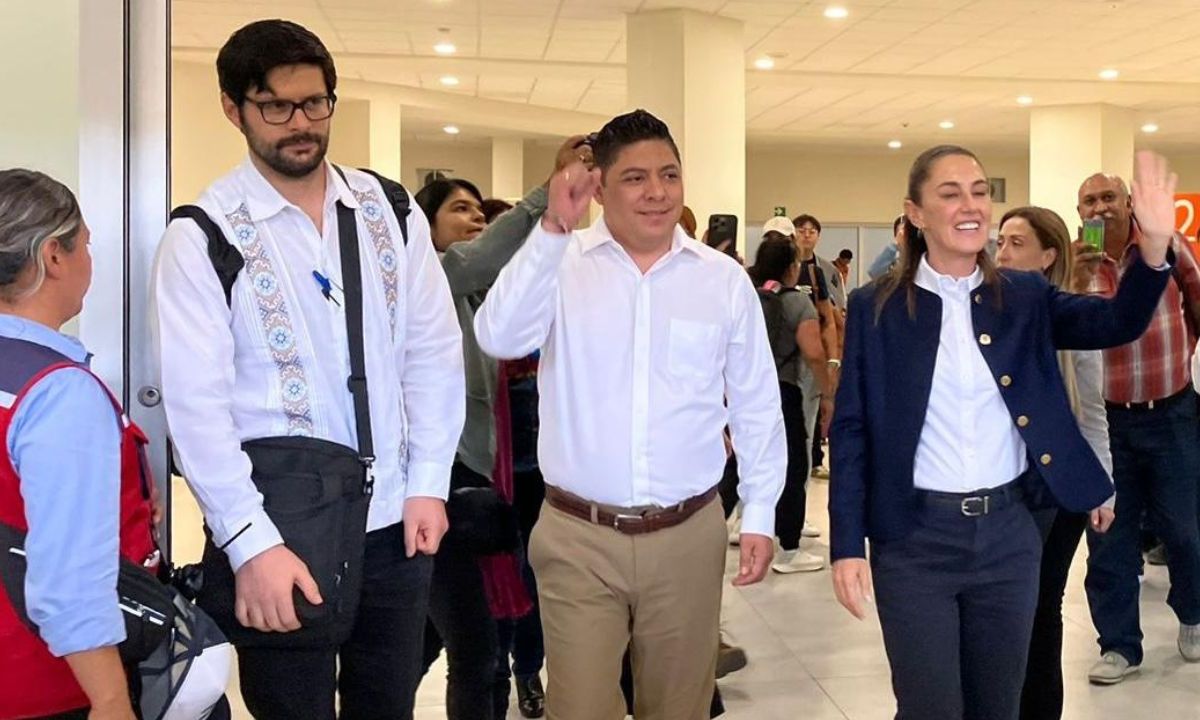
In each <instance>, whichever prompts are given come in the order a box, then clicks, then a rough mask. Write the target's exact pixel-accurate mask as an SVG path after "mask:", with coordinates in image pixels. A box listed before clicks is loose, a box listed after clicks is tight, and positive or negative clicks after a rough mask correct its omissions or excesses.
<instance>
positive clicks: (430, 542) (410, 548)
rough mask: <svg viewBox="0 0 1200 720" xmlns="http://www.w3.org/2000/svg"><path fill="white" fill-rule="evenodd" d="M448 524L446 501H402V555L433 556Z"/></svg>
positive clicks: (425, 498)
mask: <svg viewBox="0 0 1200 720" xmlns="http://www.w3.org/2000/svg"><path fill="white" fill-rule="evenodd" d="M449 527H450V522H449V521H448V520H447V519H446V501H444V500H442V499H441V498H431V497H410V498H409V499H407V500H405V501H404V554H405V555H406V556H407V557H413V556H414V555H416V554H417V553H422V554H424V555H435V554H437V551H438V546H439V545H441V544H442V536H444V535H445V534H446V530H447V528H449Z"/></svg>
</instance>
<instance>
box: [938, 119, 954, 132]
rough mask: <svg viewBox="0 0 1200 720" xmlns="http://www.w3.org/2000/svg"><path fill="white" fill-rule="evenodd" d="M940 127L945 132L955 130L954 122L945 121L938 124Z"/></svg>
mask: <svg viewBox="0 0 1200 720" xmlns="http://www.w3.org/2000/svg"><path fill="white" fill-rule="evenodd" d="M938 127H940V128H941V129H943V130H953V129H954V121H953V120H943V121H941V122H940V123H938Z"/></svg>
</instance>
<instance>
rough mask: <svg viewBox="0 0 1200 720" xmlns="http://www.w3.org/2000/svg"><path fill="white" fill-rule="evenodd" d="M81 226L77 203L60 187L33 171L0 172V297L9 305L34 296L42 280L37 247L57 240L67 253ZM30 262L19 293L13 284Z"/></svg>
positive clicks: (53, 181)
mask: <svg viewBox="0 0 1200 720" xmlns="http://www.w3.org/2000/svg"><path fill="white" fill-rule="evenodd" d="M82 225H83V215H82V213H81V212H80V211H79V201H77V200H76V199H75V195H74V193H72V192H71V190H70V189H69V188H68V187H67V186H66V185H63V184H62V183H60V182H59V181H57V180H55V179H54V178H52V177H50V176H49V175H45V174H43V173H40V172H37V171H34V170H25V169H23V168H13V169H11V170H0V298H3V299H4V300H6V301H9V302H11V301H13V300H16V299H18V298H20V297H22V296H26V295H31V294H33V293H35V292H37V291H38V289H39V288H40V287H41V286H42V282H43V281H44V280H45V279H46V264H45V261H44V260H43V259H42V248H43V247H44V246H45V245H46V243H47V242H48V241H49V240H51V239H53V238H58V241H59V243H60V244H61V245H62V246H63V249H64V250H66V251H67V252H73V251H74V250H75V236H76V235H77V234H78V233H79V229H80V228H81V227H82ZM31 262H32V263H34V264H35V266H36V268H37V275H36V277H35V278H34V281H33V284H32V285H30V286H29V287H28V288H26V289H25V290H20V289H18V288H16V287H15V284H16V282H17V280H18V278H20V276H21V274H22V273H24V272H25V270H26V268H27V267H29V264H30V263H31Z"/></svg>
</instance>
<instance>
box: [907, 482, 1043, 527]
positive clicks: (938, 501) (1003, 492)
mask: <svg viewBox="0 0 1200 720" xmlns="http://www.w3.org/2000/svg"><path fill="white" fill-rule="evenodd" d="M917 495H918V496H919V497H920V498H921V499H922V500H923V501H924V502H925V503H927V504H930V505H939V506H947V507H957V508H958V510H959V512H961V513H962V514H963V515H966V516H967V517H981V516H983V515H987V514H988V513H992V512H996V511H998V510H1002V509H1004V508H1006V507H1008V506H1009V505H1014V504H1016V503H1020V502H1023V501H1024V500H1025V485H1024V483H1023V482H1022V478H1017V479H1016V480H1012V481H1010V482H1007V483H1005V484H1003V485H1001V486H999V487H994V488H988V489H986V490H975V491H974V492H968V493H948V492H938V491H936V490H917Z"/></svg>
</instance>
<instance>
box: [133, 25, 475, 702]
mask: <svg viewBox="0 0 1200 720" xmlns="http://www.w3.org/2000/svg"><path fill="white" fill-rule="evenodd" d="M217 73H218V77H219V81H220V87H221V104H222V107H223V109H224V111H225V115H226V117H227V118H228V119H229V121H230V123H232V124H233V126H234V127H235V128H237V129H238V130H239V131H240V132H241V133H242V134H243V135H244V136H245V138H246V144H247V146H248V148H249V155H248V157H247V159H246V161H245V162H243V163H242V164H241V165H240V166H239V167H237V168H236V169H234V170H233V171H232V172H230V173H229V174H227V175H226V176H224V177H222V178H220V179H218V180H217V181H216V182H214V183H213V184H212V185H211V186H210V187H209V188H208V189H207V190H206V191H205V192H204V194H203V195H202V196H201V197H200V199H199V200H198V202H197V205H198V206H199V208H200V209H201V210H202V211H203V213H204V215H207V216H208V218H209V219H210V220H211V221H212V222H213V223H215V224H216V226H217V228H218V229H219V231H220V232H221V233H222V234H223V235H224V238H225V239H226V240H227V241H228V246H227V249H228V251H229V252H231V253H237V254H240V255H241V256H242V257H241V259H242V260H243V261H244V268H242V269H241V270H239V271H238V272H237V274H236V275H235V276H234V277H235V279H234V282H233V283H232V285H231V286H229V287H226V286H224V285H223V284H222V278H221V276H220V275H219V273H220V271H219V270H217V261H218V259H219V258H215V257H210V254H211V250H212V248H211V246H210V245H209V242H210V239H211V235H206V233H205V232H202V230H201V227H200V224H201V222H200V221H201V220H202V219H203V218H200V219H196V222H193V221H192V219H195V218H194V217H193V218H192V219H188V220H176V221H174V222H172V223H171V224H170V225H169V227H168V228H167V232H166V235H165V236H164V238H163V242H162V245H161V247H160V248H159V254H158V258H157V260H156V264H155V269H154V275H153V283H154V287H153V290H152V298H153V300H152V303H153V307H152V326H153V328H154V331H155V333H154V334H155V343H156V346H157V347H156V350H157V352H158V354H159V359H160V368H161V387H162V391H163V404H164V408H165V411H166V416H167V421H168V426H169V429H170V433H171V436H172V439H173V441H174V444H175V449H176V457H177V460H178V464H179V466H180V468H181V471H182V473H183V475H184V476H185V477H186V478H187V481H188V484H189V485H190V487H191V489H192V491H193V493H194V494H195V496H196V499H197V500H198V501H199V504H200V507H201V509H202V510H203V512H204V517H205V526H206V536H207V543H206V547H205V558H204V561H203V566H204V569H205V588H204V590H203V591H202V595H201V599H200V600H201V604H202V605H205V603H209V604H214V605H218V606H219V605H220V602H221V600H220V599H224V602H226V605H225V606H221V607H220V608H219V609H221V610H225V611H227V613H226V614H225V616H224V617H225V620H224V624H223V629H225V630H226V633H227V634H228V635H230V636H231V637H232V638H233V639H234V641H235V645H236V646H237V649H238V657H239V665H240V677H241V690H242V695H243V698H244V699H245V701H246V706H247V708H248V709H249V710H250V712H251V714H253V715H254V717H256V718H260V719H262V718H270V719H274V718H279V719H281V720H282V719H283V718H288V719H294V718H311V719H314V720H333V718H334V717H337V716H339V715H338V713H337V708H336V705H335V697H336V698H338V699H339V700H340V717H341V718H397V719H401V720H403V719H406V718H412V714H413V696H414V694H415V691H416V687H417V683H418V682H419V677H420V671H421V649H422V633H423V629H424V627H425V619H426V612H427V605H428V597H429V583H430V577H431V572H432V567H433V564H432V555H433V554H434V553H435V552H436V551H437V549H438V544H439V542H440V541H441V538H442V535H443V533H444V532H445V530H446V527H447V521H446V514H445V507H444V501H445V498H446V494H447V491H448V487H449V479H450V466H451V463H452V462H453V460H454V454H455V449H456V447H457V444H458V439H459V435H460V433H461V431H462V427H463V417H464V413H465V407H464V400H463V398H464V397H465V389H464V380H463V355H462V346H461V334H460V330H459V327H458V323H457V321H456V318H455V313H454V308H453V305H452V301H451V296H450V291H449V287H448V285H447V282H446V277H445V275H444V274H443V272H442V268H441V265H440V264H439V262H438V258H437V255H436V252H435V251H434V248H433V245H432V243H431V241H430V234H429V225H428V223H427V221H426V218H425V217H424V216H423V215H422V214H421V212H420V210H419V209H417V208H415V207H414V208H413V210H412V212H410V213H408V214H407V217H397V213H396V211H395V210H394V207H393V202H395V196H394V194H392V191H394V190H396V189H398V186H396V185H395V184H394V183H390V184H389V185H386V186H385V184H384V182H383V181H382V180H380V179H377V178H376V177H374V176H373V175H371V174H369V173H367V172H363V171H358V170H354V169H351V168H340V167H335V166H333V165H332V164H331V163H329V162H327V161H326V160H325V154H326V150H327V148H328V145H329V133H330V126H331V122H332V118H333V114H334V109H335V107H336V95H335V94H334V90H335V86H336V84H337V76H336V73H335V70H334V65H333V60H332V58H331V57H330V55H329V52H328V50H327V49H326V48H325V46H324V45H323V44H322V43H321V41H320V39H318V38H317V37H316V36H315V35H313V34H312V33H311V32H309V31H308V30H306V29H304V28H302V27H300V26H299V25H296V24H294V23H290V22H286V21H282V20H266V21H261V22H255V23H252V24H250V25H247V26H246V27H243V28H242V29H240V30H238V31H237V32H235V33H234V34H233V35H232V36H231V37H230V38H229V41H228V42H227V43H226V44H225V46H224V47H223V48H222V49H221V51H220V54H219V55H218V57H217ZM187 141H189V142H203V141H204V139H203V138H188V139H187ZM389 187H390V188H391V190H389ZM354 233H356V234H357V237H356V238H355V236H354ZM355 247H356V248H357V254H358V260H357V263H356V264H357V265H359V266H360V268H361V284H358V283H353V280H352V279H351V280H347V276H344V275H343V269H345V268H352V267H353V265H350V264H346V266H345V268H344V267H343V263H342V260H341V258H342V257H343V256H342V253H343V252H346V248H355ZM351 252H353V251H351ZM346 257H351V258H352V257H353V255H352V254H348V255H347V256H346ZM215 270H216V271H215ZM355 287H358V288H359V289H360V290H361V298H360V300H359V301H357V302H355V301H353V297H354V296H355V295H356V293H354V292H353V289H354V288H355ZM348 298H349V299H350V300H351V302H349V303H348V302H347V299H348ZM348 306H350V308H351V309H349V310H348V309H347V308H348ZM359 315H361V331H359V330H357V329H351V328H350V327H348V324H352V323H353V318H354V317H356V316H359ZM348 316H349V317H348ZM348 321H349V323H348ZM359 336H361V340H360V341H357V342H355V341H352V340H351V339H350V338H352V337H353V338H357V337H359ZM359 343H361V346H362V351H361V361H362V364H363V365H362V366H360V367H362V370H361V371H359V370H355V371H354V372H353V373H352V371H351V367H352V366H353V365H354V364H355V355H356V353H355V352H354V351H352V350H351V346H352V345H358V344H359ZM364 375H365V377H366V384H367V385H368V386H369V389H370V392H369V397H367V398H365V399H364V398H363V395H365V394H366V393H361V392H357V394H355V393H352V391H351V389H350V388H351V387H354V388H355V390H356V391H357V390H360V389H361V388H362V386H363V382H362V380H361V378H362V376H364ZM348 379H349V381H348ZM356 400H357V403H356ZM356 405H358V407H357V408H356ZM364 409H367V410H369V412H363V410H364ZM356 410H357V411H356ZM364 416H366V418H367V423H366V424H365V425H364V424H363V423H362V420H363V418H364ZM368 430H369V432H368ZM364 438H370V439H371V440H373V446H374V447H373V452H372V451H369V450H367V449H366V447H367V446H369V445H370V444H371V443H370V442H369V441H368V442H367V443H366V444H364V442H363V441H364ZM264 439H267V440H270V441H272V442H277V444H278V446H280V447H286V448H288V451H287V452H289V453H292V452H293V450H295V449H296V448H301V449H303V450H304V451H305V452H308V453H310V454H309V455H297V454H294V453H293V454H291V455H287V454H285V453H284V451H282V450H281V451H280V452H279V454H278V455H277V456H272V455H270V453H269V452H264V451H262V449H261V447H262V445H261V442H262V441H263V440H264ZM255 441H258V442H259V443H260V444H259V445H254V442H255ZM269 449H270V448H268V450H269ZM251 450H252V452H251ZM319 450H325V451H328V453H329V454H332V455H336V457H338V458H339V459H344V458H345V454H346V453H349V455H350V460H351V461H352V463H351V465H352V467H351V468H350V469H349V470H348V471H345V473H346V475H349V476H351V477H352V478H354V477H358V475H356V473H362V468H366V473H365V475H362V483H361V486H362V493H361V494H362V495H366V496H367V497H368V498H369V500H368V502H369V505H368V508H369V510H368V512H367V514H366V520H365V537H364V536H363V534H362V532H361V526H355V527H356V528H358V530H356V534H354V537H355V538H356V539H357V540H356V542H361V543H362V545H361V546H362V547H363V548H364V550H363V551H362V552H361V553H353V556H354V557H356V558H357V559H358V561H360V562H361V592H360V593H359V592H355V589H356V588H355V587H354V586H355V585H357V577H358V575H356V574H354V573H352V572H351V570H350V569H349V566H348V565H347V566H344V567H343V566H342V565H341V564H340V562H339V563H335V567H334V569H332V570H329V569H328V568H329V567H330V566H329V564H328V563H323V562H315V561H311V562H306V557H308V558H312V557H326V555H327V554H328V553H327V552H326V551H328V552H334V551H337V550H336V548H330V547H329V546H332V545H335V544H336V543H339V542H341V538H342V537H344V535H338V534H337V533H335V532H329V533H327V536H313V537H301V539H302V540H303V541H304V542H303V543H300V542H297V541H296V540H295V538H296V537H297V535H298V534H297V531H296V528H297V527H309V526H304V525H303V522H302V521H303V519H304V518H305V517H306V516H309V517H311V516H313V515H314V514H316V513H319V512H322V509H323V507H325V506H327V505H328V504H330V503H338V502H340V501H341V500H342V498H343V497H344V496H345V495H346V492H347V491H346V490H344V489H341V490H339V489H337V488H344V487H345V486H344V485H336V484H334V480H335V479H340V478H335V477H334V476H332V475H327V474H325V472H324V470H323V469H322V468H318V467H315V466H314V467H299V468H296V467H294V466H295V465H297V464H298V463H296V462H295V461H294V460H295V458H296V457H309V458H314V459H316V458H317V453H318V451H319ZM339 452H340V453H341V454H340V455H337V453H339ZM264 458H265V459H266V460H270V461H271V463H275V462H276V461H278V464H280V465H288V462H289V458H290V459H291V460H292V462H291V463H290V465H288V470H287V472H290V473H291V475H290V476H288V477H287V479H288V480H289V482H290V481H293V480H294V481H295V484H294V485H291V484H289V485H288V486H287V488H288V490H287V491H286V492H283V493H280V494H281V495H282V496H283V497H284V498H285V499H286V501H287V507H286V508H281V506H280V505H272V502H266V501H265V500H264V494H263V493H268V486H267V485H264V484H261V483H262V478H263V477H264V467H266V466H267V465H268V463H266V462H265V461H264ZM355 462H360V463H361V465H362V468H360V467H359V466H358V465H357V464H355ZM270 467H272V468H273V470H272V472H278V471H277V470H274V468H275V467H276V465H274V464H271V465H270ZM341 467H344V465H343V466H341ZM306 473H307V474H306ZM372 477H373V481H371V478H372ZM293 487H295V488H297V489H296V490H295V491H294V492H293V491H292V490H291V488H293ZM353 487H354V489H355V490H358V486H357V485H355V486H353ZM300 488H303V490H301V489H300ZM260 490H261V491H262V492H261V493H260ZM273 497H277V496H272V495H271V494H270V493H268V494H267V499H273ZM346 507H349V506H346ZM358 507H359V508H361V507H362V504H361V501H360V503H359V505H358ZM285 510H286V513H285ZM359 517H360V518H361V515H360V516H359ZM339 522H340V521H335V522H334V524H335V525H336V524H339ZM310 535H321V533H310ZM322 546H325V547H322ZM337 552H340V551H337ZM323 553H324V554H323ZM334 557H339V558H340V557H342V555H334ZM326 572H328V573H329V574H328V577H332V578H333V582H330V583H327V584H326V583H323V582H322V581H321V578H324V577H327V575H326V574H325V573H326ZM343 578H353V579H352V580H347V582H346V583H343V582H342V580H343ZM206 595H207V598H206V597H205V596H206ZM206 607H207V606H206ZM322 613H325V615H324V617H330V616H332V617H335V618H339V620H338V622H340V623H342V624H341V625H337V626H336V627H337V630H336V631H335V630H329V632H328V634H327V635H322V634H321V632H320V628H319V626H317V625H316V623H315V622H314V621H312V618H314V617H317V618H319V617H322ZM214 617H217V619H218V622H222V620H221V617H220V616H218V614H217V613H216V612H214ZM342 619H344V620H342ZM343 626H344V627H345V629H344V630H343V629H342V628H343ZM300 638H304V640H303V642H301V641H300V640H299V639H300ZM292 639H295V640H296V641H294V642H293V641H292Z"/></svg>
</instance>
